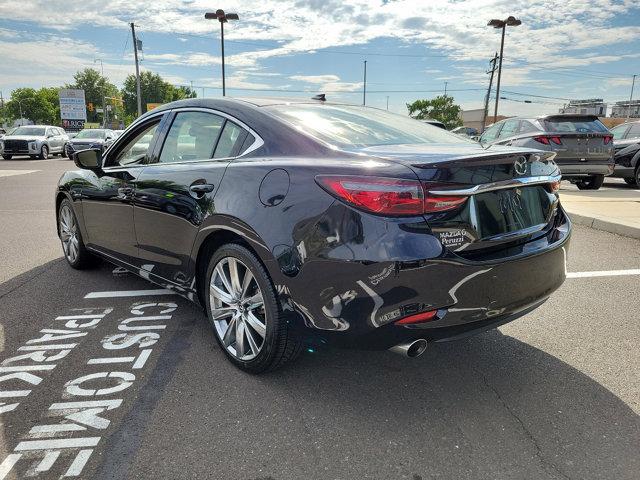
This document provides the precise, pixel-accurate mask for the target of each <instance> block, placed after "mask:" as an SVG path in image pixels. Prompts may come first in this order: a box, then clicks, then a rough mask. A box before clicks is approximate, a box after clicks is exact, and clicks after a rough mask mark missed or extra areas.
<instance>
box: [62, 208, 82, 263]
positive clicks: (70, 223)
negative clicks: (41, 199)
mask: <svg viewBox="0 0 640 480" xmlns="http://www.w3.org/2000/svg"><path fill="white" fill-rule="evenodd" d="M58 223H59V226H60V240H62V248H63V250H64V255H65V256H66V257H67V260H69V263H74V262H75V261H76V260H77V258H78V254H79V252H80V239H79V238H78V225H77V224H76V220H75V217H74V216H73V212H72V211H71V208H70V207H69V206H68V205H63V206H62V208H61V209H60V219H59V221H58Z"/></svg>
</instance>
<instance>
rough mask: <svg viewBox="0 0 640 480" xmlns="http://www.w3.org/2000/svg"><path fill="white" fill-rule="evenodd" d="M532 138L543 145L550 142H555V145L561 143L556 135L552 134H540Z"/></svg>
mask: <svg viewBox="0 0 640 480" xmlns="http://www.w3.org/2000/svg"><path fill="white" fill-rule="evenodd" d="M533 139H534V140H535V141H536V142H538V143H542V144H543V145H549V144H550V143H555V144H556V145H562V140H561V139H560V137H559V136H557V135H552V136H548V135H540V136H537V137H533Z"/></svg>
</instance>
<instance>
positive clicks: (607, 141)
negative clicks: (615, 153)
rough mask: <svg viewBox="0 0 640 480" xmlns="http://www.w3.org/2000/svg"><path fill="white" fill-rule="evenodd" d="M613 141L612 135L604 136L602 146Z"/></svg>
mask: <svg viewBox="0 0 640 480" xmlns="http://www.w3.org/2000/svg"><path fill="white" fill-rule="evenodd" d="M612 141H613V135H605V136H604V144H605V145H609V144H610V143H611V142H612Z"/></svg>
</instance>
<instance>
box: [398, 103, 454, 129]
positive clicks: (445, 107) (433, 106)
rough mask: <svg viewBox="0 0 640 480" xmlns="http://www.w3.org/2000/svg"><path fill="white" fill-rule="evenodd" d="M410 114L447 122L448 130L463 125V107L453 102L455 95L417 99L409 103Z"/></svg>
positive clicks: (419, 117) (415, 116) (420, 118)
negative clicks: (461, 115)
mask: <svg viewBox="0 0 640 480" xmlns="http://www.w3.org/2000/svg"><path fill="white" fill-rule="evenodd" d="M407 109H408V110H409V115H410V116H412V117H413V118H417V119H418V120H425V119H428V118H433V119H434V120H439V121H441V122H442V123H444V124H445V126H446V127H447V130H451V129H452V128H455V127H459V126H460V125H462V118H461V117H460V114H461V112H462V109H461V108H460V106H459V105H456V104H454V103H453V97H450V96H448V95H440V96H437V97H436V98H434V99H432V100H416V101H415V102H413V103H407Z"/></svg>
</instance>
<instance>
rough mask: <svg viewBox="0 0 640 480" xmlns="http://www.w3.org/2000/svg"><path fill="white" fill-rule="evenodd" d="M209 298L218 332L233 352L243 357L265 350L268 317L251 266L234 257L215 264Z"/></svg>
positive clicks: (253, 355)
mask: <svg viewBox="0 0 640 480" xmlns="http://www.w3.org/2000/svg"><path fill="white" fill-rule="evenodd" d="M209 300H210V305H211V314H212V318H213V323H214V326H215V329H216V333H217V335H218V337H219V338H220V340H221V342H222V344H223V345H224V347H225V348H226V349H227V352H229V353H230V354H231V355H233V356H234V357H235V358H237V359H239V360H243V361H248V360H252V359H254V358H255V357H256V356H257V355H258V354H259V353H260V351H261V350H262V347H263V345H264V342H265V338H266V334H267V318H266V311H265V307H264V300H263V297H262V291H261V290H260V286H259V285H258V282H257V281H256V278H255V277H254V275H253V274H252V273H251V270H249V268H248V267H247V266H246V265H245V264H244V263H243V262H241V261H240V260H239V259H237V258H235V257H230V256H229V257H224V258H222V259H221V260H220V261H219V262H218V263H217V264H216V266H215V267H214V269H213V273H212V275H211V282H210V283H209Z"/></svg>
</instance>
